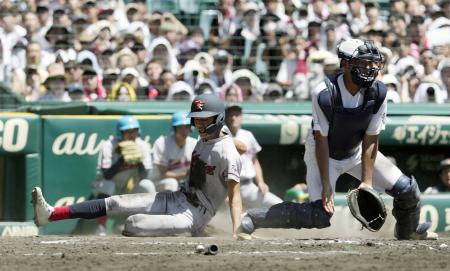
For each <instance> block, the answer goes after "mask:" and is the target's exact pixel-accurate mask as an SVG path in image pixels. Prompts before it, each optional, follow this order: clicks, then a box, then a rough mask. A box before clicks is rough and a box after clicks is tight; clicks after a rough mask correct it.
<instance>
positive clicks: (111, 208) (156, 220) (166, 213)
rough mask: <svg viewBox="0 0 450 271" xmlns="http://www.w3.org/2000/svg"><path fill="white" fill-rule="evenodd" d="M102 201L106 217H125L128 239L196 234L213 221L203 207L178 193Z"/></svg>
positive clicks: (137, 195) (147, 194) (118, 197)
mask: <svg viewBox="0 0 450 271" xmlns="http://www.w3.org/2000/svg"><path fill="white" fill-rule="evenodd" d="M105 200H106V214H107V215H108V216H128V218H127V220H126V222H125V228H124V234H126V235H129V236H171V235H175V234H180V233H189V232H190V233H191V234H193V235H195V234H197V233H199V232H202V231H203V229H204V228H205V227H206V225H207V224H208V222H209V221H210V220H211V218H212V216H211V214H210V213H209V212H208V211H207V210H206V209H205V208H204V207H202V206H199V207H194V206H193V205H192V204H191V203H190V202H188V201H187V199H186V196H185V195H184V194H183V193H182V192H181V191H178V192H170V191H167V192H159V193H143V194H127V195H117V196H112V197H109V198H106V199H105Z"/></svg>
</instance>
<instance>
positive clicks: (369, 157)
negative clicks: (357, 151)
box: [361, 134, 378, 187]
mask: <svg viewBox="0 0 450 271" xmlns="http://www.w3.org/2000/svg"><path fill="white" fill-rule="evenodd" d="M377 153H378V135H367V134H366V135H364V138H363V142H362V157H361V159H362V176H361V181H362V184H364V185H367V186H370V187H372V177H373V167H374V164H375V159H376V158H377Z"/></svg>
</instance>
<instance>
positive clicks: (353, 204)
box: [347, 187, 386, 232]
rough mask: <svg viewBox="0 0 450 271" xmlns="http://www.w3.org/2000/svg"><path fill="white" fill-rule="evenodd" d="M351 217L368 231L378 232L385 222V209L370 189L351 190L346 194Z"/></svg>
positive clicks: (374, 192)
mask: <svg viewBox="0 0 450 271" xmlns="http://www.w3.org/2000/svg"><path fill="white" fill-rule="evenodd" d="M347 203H348V207H349V208H350V211H351V213H352V215H353V216H354V217H355V218H356V219H357V220H358V221H359V222H361V224H362V225H363V226H364V227H365V228H367V229H368V230H369V231H374V232H375V231H379V230H380V229H381V227H382V226H383V224H384V221H385V220H386V207H385V206H384V202H383V200H382V199H381V197H380V195H379V194H378V193H377V192H376V191H375V190H373V189H372V188H370V187H361V188H358V189H353V190H351V191H350V192H348V194H347Z"/></svg>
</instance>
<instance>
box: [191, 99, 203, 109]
mask: <svg viewBox="0 0 450 271" xmlns="http://www.w3.org/2000/svg"><path fill="white" fill-rule="evenodd" d="M192 105H193V107H194V108H192V109H193V110H194V111H202V110H203V106H204V105H205V102H204V101H202V100H195V101H194V103H193V104H192Z"/></svg>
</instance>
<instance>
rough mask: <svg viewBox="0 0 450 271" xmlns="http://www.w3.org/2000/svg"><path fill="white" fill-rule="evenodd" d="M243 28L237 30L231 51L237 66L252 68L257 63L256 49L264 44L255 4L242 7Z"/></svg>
mask: <svg viewBox="0 0 450 271" xmlns="http://www.w3.org/2000/svg"><path fill="white" fill-rule="evenodd" d="M242 12H243V13H242V16H243V17H242V23H241V27H240V28H238V29H237V30H236V32H235V33H234V35H233V37H232V40H231V50H232V53H233V55H235V56H239V57H236V58H235V59H234V60H235V65H236V66H237V67H239V68H245V67H247V68H252V67H253V65H254V64H255V63H256V48H257V46H258V44H260V43H261V42H262V38H261V35H260V34H261V32H260V28H259V23H260V22H259V19H260V18H259V16H260V11H259V7H258V5H257V4H256V3H255V2H247V3H245V4H244V5H243V7H242Z"/></svg>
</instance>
